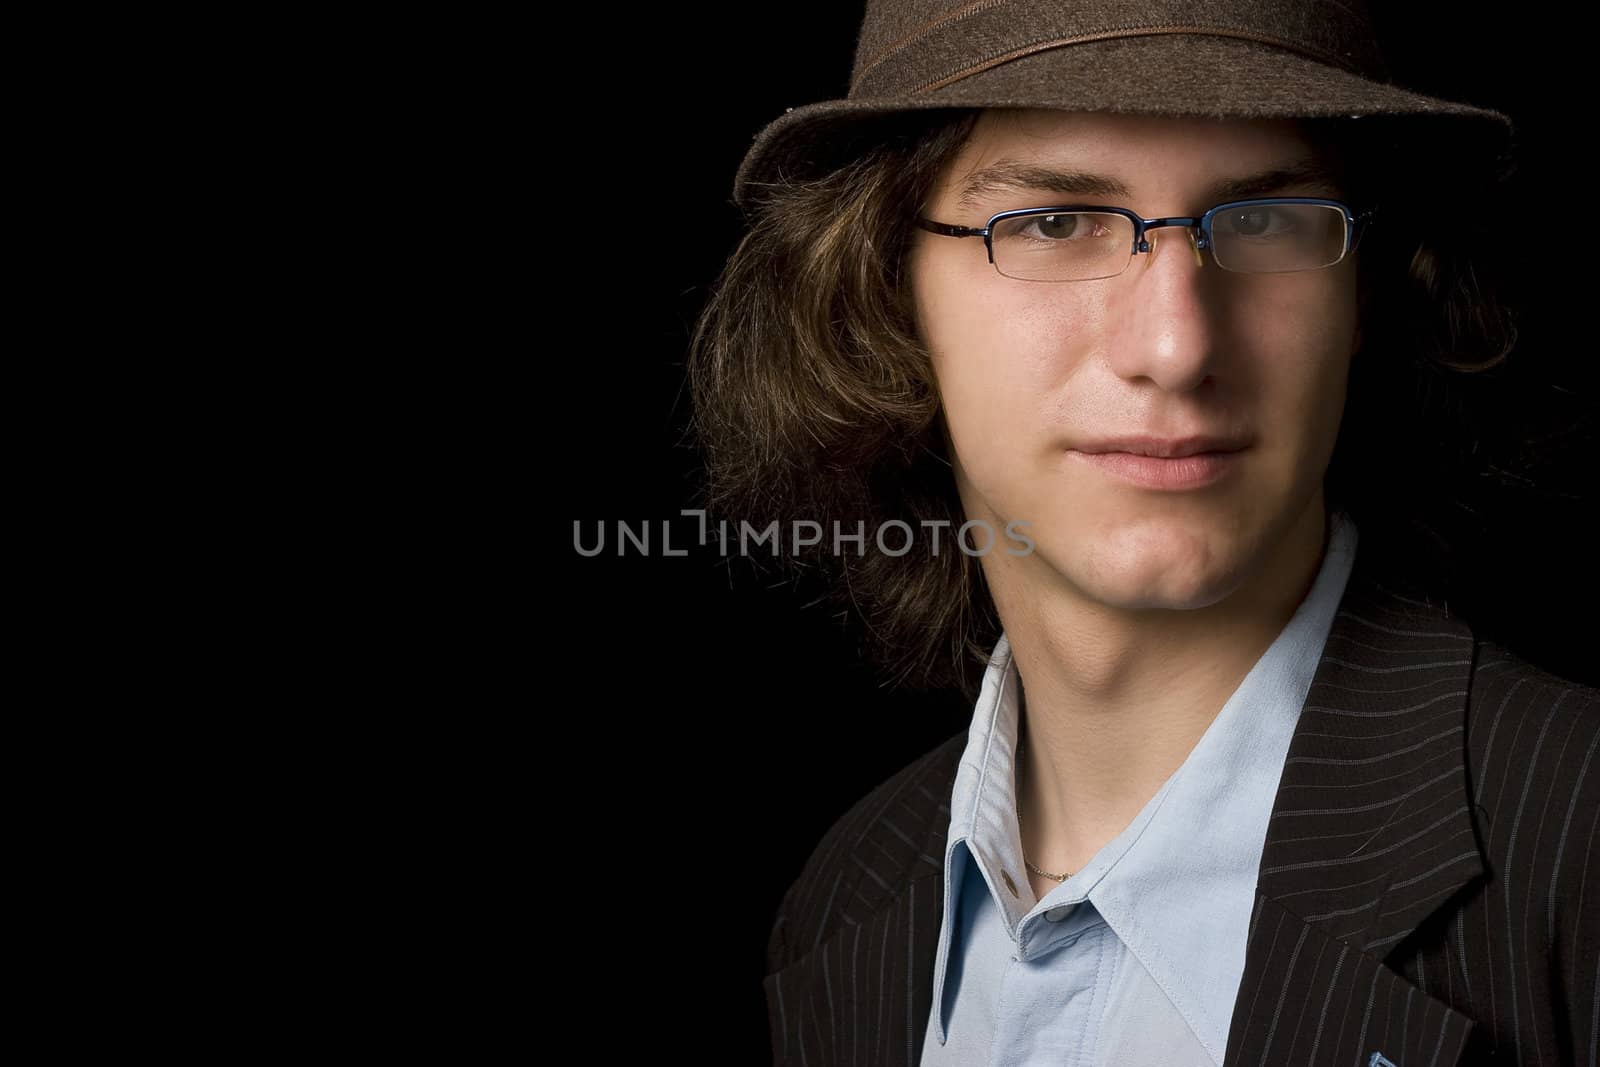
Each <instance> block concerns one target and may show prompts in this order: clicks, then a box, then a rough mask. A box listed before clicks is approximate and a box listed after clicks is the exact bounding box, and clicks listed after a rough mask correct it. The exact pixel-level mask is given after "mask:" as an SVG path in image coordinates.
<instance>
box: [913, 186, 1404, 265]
mask: <svg viewBox="0 0 1600 1067" xmlns="http://www.w3.org/2000/svg"><path fill="white" fill-rule="evenodd" d="M1253 204H1321V205H1323V206H1326V207H1336V208H1338V209H1339V210H1340V211H1341V212H1343V213H1344V249H1343V250H1342V251H1341V252H1340V253H1339V258H1338V259H1336V260H1334V261H1333V262H1332V263H1324V264H1323V265H1322V266H1320V267H1306V268H1303V269H1304V270H1326V269H1327V268H1329V267H1337V266H1338V265H1339V264H1340V263H1343V262H1344V261H1345V258H1346V257H1348V256H1349V255H1350V253H1351V252H1354V251H1355V250H1356V246H1357V245H1359V244H1360V243H1361V237H1362V235H1363V234H1365V233H1366V231H1367V226H1368V225H1369V224H1370V223H1371V222H1372V219H1373V217H1374V216H1375V215H1377V213H1378V207H1377V205H1373V206H1372V207H1370V208H1368V209H1367V210H1365V211H1363V212H1361V213H1359V214H1357V213H1356V210H1355V209H1354V208H1352V207H1351V206H1350V205H1349V204H1347V203H1345V202H1344V201H1343V200H1333V199H1329V198H1325V197H1315V196H1267V197H1252V198H1249V199H1245V200H1230V201H1228V202H1227V203H1224V204H1218V205H1216V206H1215V207H1213V208H1211V209H1210V210H1209V211H1207V212H1206V213H1205V214H1204V215H1173V216H1170V217H1167V218H1154V219H1147V218H1144V217H1142V216H1141V215H1139V213H1138V212H1135V211H1130V210H1128V209H1127V208H1125V207H1105V206H1100V205H1088V204H1084V205H1063V206H1061V207H1025V208H1016V209H1013V210H1011V211H1002V212H1000V213H999V214H996V215H992V216H990V218H989V221H988V222H987V223H986V224H984V226H983V227H982V228H974V227H971V226H956V225H952V224H951V223H948V222H937V221H935V220H934V219H930V218H925V217H924V216H921V215H918V216H916V223H917V225H918V226H920V227H921V228H922V229H924V230H927V231H929V232H931V233H936V234H939V235H940V236H942V237H982V238H983V245H984V248H985V249H987V251H988V253H989V263H990V265H991V266H994V228H995V226H996V224H998V223H999V222H1000V221H1001V220H1002V219H1009V218H1016V217H1018V216H1020V215H1049V214H1053V213H1066V212H1069V211H1094V212H1104V213H1108V214H1112V215H1121V216H1123V217H1124V218H1126V219H1129V220H1130V221H1132V222H1133V251H1132V252H1131V253H1129V255H1128V262H1127V264H1126V265H1124V266H1123V268H1122V270H1119V271H1117V273H1116V274H1105V275H1101V276H1100V277H1099V278H1060V279H1055V278H1017V277H1015V276H1013V275H1010V274H1005V273H1001V274H1000V276H1001V277H1002V278H1011V279H1012V280H1013V281H1019V282H1047V283H1048V282H1055V283H1057V284H1059V283H1061V282H1074V281H1082V282H1094V281H1104V280H1105V279H1106V278H1115V277H1118V276H1120V275H1122V274H1124V273H1126V272H1127V270H1128V267H1129V266H1132V265H1133V260H1134V257H1135V256H1137V255H1139V253H1141V252H1144V253H1148V252H1149V251H1150V244H1149V242H1148V241H1146V240H1145V234H1146V233H1147V232H1148V231H1150V230H1156V229H1160V228H1162V227H1164V226H1182V227H1185V228H1186V229H1188V230H1189V231H1190V233H1191V234H1193V233H1194V231H1196V230H1198V231H1199V232H1200V236H1199V239H1198V240H1197V241H1196V242H1195V251H1197V252H1205V251H1210V253H1211V262H1213V263H1215V264H1216V265H1217V268H1218V269H1219V270H1226V271H1228V273H1230V274H1297V273H1299V271H1234V270H1229V269H1228V268H1227V267H1224V266H1223V265H1222V262H1221V261H1220V260H1218V259H1217V250H1216V245H1215V244H1214V242H1213V240H1212V236H1211V220H1212V219H1214V218H1215V217H1216V215H1217V213H1218V212H1221V211H1225V210H1228V209H1230V208H1236V207H1240V206H1242V205H1253ZM994 269H995V270H996V271H997V272H999V271H1000V268H999V267H998V266H995V267H994Z"/></svg>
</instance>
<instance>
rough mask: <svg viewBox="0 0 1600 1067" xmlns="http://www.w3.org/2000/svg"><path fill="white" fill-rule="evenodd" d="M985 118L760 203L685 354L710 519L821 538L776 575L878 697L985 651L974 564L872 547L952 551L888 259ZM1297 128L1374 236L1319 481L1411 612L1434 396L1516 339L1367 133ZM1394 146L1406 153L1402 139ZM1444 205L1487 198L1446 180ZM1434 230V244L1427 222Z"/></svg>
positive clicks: (969, 666)
mask: <svg viewBox="0 0 1600 1067" xmlns="http://www.w3.org/2000/svg"><path fill="white" fill-rule="evenodd" d="M979 114H981V112H979V111H976V110H950V111H935V112H922V113H912V114H908V115H905V116H902V117H900V118H899V119H898V120H897V121H896V122H895V124H894V125H892V126H886V127H882V128H881V129H880V132H879V134H878V135H877V136H876V138H875V139H874V141H873V142H872V143H871V144H870V145H869V146H868V147H865V148H863V149H862V150H860V151H858V152H855V153H854V154H853V155H852V156H851V157H850V158H849V159H847V160H846V161H844V162H843V163H840V164H838V165H836V166H830V167H828V168H826V169H825V172H824V173H821V174H814V175H812V174H808V175H805V176H801V177H793V178H790V179H788V180H784V181H779V182H775V183H770V184H767V185H763V186H762V187H760V188H759V190H757V191H756V193H755V197H754V201H753V204H752V205H751V207H750V209H749V212H748V223H749V225H748V229H747V231H746V233H745V234H744V236H743V238H742V240H741V241H740V242H739V243H738V245H737V247H736V248H735V250H734V251H733V253H732V255H731V256H730V257H729V259H728V262H727V264H726V266H725V268H724V269H723V271H722V273H721V275H720V276H719V278H718V279H717V281H716V283H715V284H714V286H713V287H712V291H711V295H710V297H709V299H708V301H707V303H706V304H705V307H704V309H703V311H702V313H701V315H700V318H699V320H698V322H697V323H696V325H695V328H694V331H693V335H692V337H691V342H690V348H689V355H688V374H689V384H690V389H691V394H692V398H693V403H694V416H693V422H692V424H691V428H692V430H693V432H694V433H695V435H696V436H697V438H698V440H699V443H700V446H701V447H702V449H703V451H704V458H705V464H706V485H705V489H704V494H703V495H704V505H705V507H706V509H707V511H708V512H709V513H710V514H711V516H712V517H713V518H721V519H725V520H727V521H728V522H730V523H733V524H735V525H737V524H738V523H741V522H745V523H748V524H749V525H750V526H751V527H752V528H756V529H760V528H765V527H767V526H768V525H769V524H770V523H772V522H774V521H776V522H777V523H778V524H779V525H778V530H779V533H780V536H781V537H785V538H787V537H788V535H789V532H790V531H791V529H792V526H791V524H792V523H793V522H796V521H799V520H809V521H811V522H815V523H817V524H819V526H820V528H821V530H822V531H823V540H822V543H821V544H818V545H816V546H815V547H814V548H812V549H810V550H809V551H806V552H801V553H796V552H793V551H789V546H788V543H787V542H786V543H785V551H783V552H780V553H779V555H778V557H777V558H778V559H779V560H780V561H781V565H782V566H784V567H786V568H787V569H789V570H790V572H791V573H792V574H793V575H794V576H796V577H808V578H810V579H812V580H814V581H816V582H817V583H818V584H819V587H820V588H821V589H823V590H824V592H825V594H826V595H828V596H829V597H830V598H831V599H833V600H834V601H835V602H837V603H839V604H842V605H846V606H848V608H849V609H850V611H851V613H852V614H853V615H854V616H855V618H856V619H857V620H858V621H859V622H860V623H861V624H862V625H863V627H864V633H863V635H862V636H863V637H864V638H865V642H864V643H865V651H866V653H867V654H868V655H870V656H871V657H873V658H874V659H875V660H877V661H878V662H879V663H880V664H881V665H882V666H883V667H884V669H885V670H886V672H887V674H888V677H889V680H890V681H891V682H892V683H896V684H908V685H913V686H925V687H946V686H956V687H959V688H960V689H961V690H962V691H963V692H964V693H965V694H966V695H967V696H968V697H969V698H970V697H971V696H973V695H975V693H976V688H977V683H978V681H979V679H980V678H981V673H982V668H983V665H984V663H985V662H986V661H987V658H988V656H989V653H990V651H991V649H992V647H993V645H994V642H995V640H996V639H997V638H998V636H999V633H1000V621H999V619H998V617H997V615H996V613H995V609H994V605H993V601H992V599H991V597H990V596H989V594H988V591H987V588H986V586H985V583H984V576H983V569H982V566H981V562H980V561H979V560H978V559H976V558H974V557H972V556H970V555H968V554H967V553H965V552H961V551H943V552H939V553H937V554H933V553H929V552H926V551H922V550H920V549H921V541H920V539H919V541H918V546H919V550H917V551H912V552H907V553H905V554H903V555H892V554H889V553H885V552H879V551H873V550H871V547H870V546H871V541H872V537H873V532H874V531H875V530H876V529H877V528H878V527H879V526H881V525H882V524H883V523H885V522H888V521H890V520H900V521H902V522H905V523H907V524H909V525H910V526H911V527H912V528H913V529H917V530H920V529H924V526H923V524H924V523H938V522H944V523H948V524H949V526H948V527H946V529H947V530H949V531H953V530H955V529H956V528H958V527H960V525H961V524H962V523H963V522H964V521H965V516H964V514H963V512H962V508H961V502H960V499H959V497H958V496H957V494H956V490H955V483H954V478H953V476H952V470H951V464H950V458H949V456H948V455H947V454H946V447H945V444H944V438H943V434H942V432H941V430H942V422H941V419H940V407H939V402H938V395H937V390H936V388H935V385H934V378H933V371H932V363H931V360H930V358H929V355H928V353H927V352H926V350H925V348H924V347H923V345H922V344H921V342H920V340H919V339H918V335H917V330H916V326H915V319H914V315H913V310H912V309H913V305H912V302H911V299H910V293H909V284H908V278H907V276H906V272H905V269H904V262H905V256H906V252H907V249H908V247H909V242H910V235H911V218H912V211H911V209H913V208H916V207H920V206H921V205H922V204H923V203H924V202H925V201H926V200H927V199H928V197H929V196H930V195H931V193H932V191H933V189H934V186H935V183H936V182H937V180H938V178H939V176H940V174H941V173H942V171H943V168H944V167H945V166H946V164H947V163H948V162H949V161H950V160H951V159H952V158H953V157H954V156H955V154H956V153H957V152H958V151H959V150H960V149H961V147H962V146H963V144H965V142H966V140H967V138H968V137H969V136H970V134H971V132H972V129H973V126H974V124H975V122H976V121H977V118H978V116H979ZM1306 126H1307V127H1308V132H1310V133H1311V134H1312V136H1313V137H1314V138H1315V139H1316V140H1317V143H1319V144H1322V145H1324V146H1327V147H1329V149H1330V151H1331V152H1332V153H1333V155H1334V157H1335V158H1336V159H1338V160H1340V161H1342V163H1343V165H1344V167H1345V170H1346V175H1347V192H1348V195H1349V199H1351V201H1352V202H1357V203H1360V202H1364V201H1367V200H1379V201H1381V202H1382V208H1381V211H1382V216H1381V217H1382V219H1383V224H1382V225H1374V226H1373V227H1372V228H1371V229H1370V230H1369V231H1368V234H1367V236H1366V237H1365V239H1364V240H1363V243H1362V245H1361V247H1360V249H1359V267H1358V274H1359V277H1360V287H1361V293H1362V296H1361V307H1362V312H1361V315H1362V327H1363V331H1362V337H1363V345H1362V349H1361V351H1360V352H1359V353H1357V356H1356V358H1355V360H1354V362H1353V363H1352V368H1351V379H1350V391H1349V394H1348V397H1347V401H1346V409H1345V417H1344V419H1343V422H1342V423H1341V428H1340V435H1339V441H1338V444H1337V445H1336V448H1335V451H1334V455H1333V458H1332V461H1331V462H1330V465H1329V470H1328V473H1327V476H1326V479H1325V482H1324V485H1325V490H1326V493H1327V498H1328V503H1329V506H1330V507H1335V508H1343V509H1345V510H1347V511H1349V512H1350V513H1351V514H1352V516H1353V517H1354V518H1355V519H1356V521H1357V523H1358V525H1360V527H1361V530H1362V535H1363V536H1362V552H1363V553H1364V554H1367V555H1371V556H1377V557H1378V561H1377V565H1379V566H1381V567H1382V568H1383V569H1384V570H1385V571H1386V572H1388V573H1391V574H1393V575H1395V576H1397V577H1398V578H1399V579H1401V581H1402V584H1405V585H1407V586H1408V587H1409V588H1411V589H1413V590H1414V591H1416V592H1418V593H1419V594H1421V595H1427V588H1428V586H1429V582H1428V580H1427V578H1426V575H1424V574H1423V573H1422V571H1421V570H1420V569H1419V568H1420V567H1422V566H1424V565H1425V564H1426V563H1427V562H1428V561H1437V560H1438V559H1439V554H1438V551H1437V546H1436V545H1433V544H1425V545H1424V546H1423V547H1422V548H1421V549H1418V548H1417V547H1416V546H1417V545H1418V543H1419V540H1420V541H1421V542H1427V541H1428V540H1429V538H1428V537H1427V536H1426V532H1427V530H1428V529H1429V527H1428V517H1427V508H1426V507H1425V506H1423V505H1422V504H1421V503H1420V502H1419V499H1418V493H1417V492H1416V479H1418V478H1419V477H1427V476H1428V471H1429V468H1430V467H1432V469H1433V470H1434V471H1436V470H1437V465H1438V464H1440V463H1449V462H1452V461H1456V462H1459V460H1460V457H1461V456H1462V455H1463V454H1466V453H1469V452H1470V450H1471V443H1470V441H1469V440H1465V439H1464V438H1463V436H1462V433H1461V432H1460V427H1459V426H1457V427H1453V428H1452V427H1450V426H1449V425H1446V426H1445V427H1444V428H1443V429H1441V427H1440V425H1439V424H1438V423H1439V420H1438V419H1437V418H1433V417H1431V416H1430V412H1431V413H1432V416H1442V418H1443V421H1444V422H1445V423H1446V424H1448V423H1449V419H1450V416H1451V409H1450V405H1449V403H1448V401H1445V402H1444V403H1443V405H1442V406H1441V404H1440V400H1439V398H1440V396H1441V394H1442V390H1441V388H1440V387H1441V385H1442V384H1443V383H1445V382H1446V381H1448V380H1449V376H1459V375H1463V374H1474V373H1479V372H1482V371H1485V370H1487V369H1489V368H1491V367H1494V366H1496V365H1498V364H1499V363H1500V362H1501V361H1503V360H1504V358H1505V356H1506V353H1507V352H1508V351H1509V350H1510V348H1511V346H1512V342H1513V340H1514V336H1515V331H1514V328H1513V324H1512V316H1511V313H1510V311H1509V310H1508V308H1507V306H1506V304H1505V303H1504V302H1503V301H1502V300H1501V299H1500V298H1499V296H1498V295H1497V294H1498V293H1499V292H1500V288H1499V286H1498V285H1497V284H1495V282H1494V280H1493V279H1491V278H1490V277H1489V276H1488V272H1489V271H1490V270H1491V266H1492V263H1493V261H1494V260H1495V256H1494V250H1493V249H1492V248H1491V247H1490V246H1489V245H1488V244H1487V243H1486V241H1487V238H1488V237H1490V236H1492V234H1485V233H1483V232H1478V231H1477V230H1473V229H1470V228H1468V227H1464V226H1462V225H1461V223H1460V220H1461V217H1462V216H1460V215H1458V214H1455V213H1453V212H1452V211H1451V208H1450V206H1449V204H1448V203H1446V202H1445V200H1444V198H1443V197H1442V195H1441V190H1440V189H1439V188H1438V187H1429V186H1427V185H1426V184H1425V183H1423V182H1422V181H1421V180H1420V179H1419V178H1418V177H1417V176H1418V174H1419V173H1420V172H1419V171H1418V169H1417V168H1415V167H1407V166H1404V165H1397V162H1398V161H1397V158H1396V155H1395V152H1396V151H1397V150H1399V148H1400V142H1399V140H1398V139H1397V138H1396V137H1394V136H1383V135H1381V133H1378V131H1380V130H1381V129H1383V127H1381V126H1379V125H1377V124H1374V123H1368V124H1367V125H1366V126H1365V127H1363V128H1360V129H1357V128H1355V127H1354V125H1353V124H1345V123H1340V122H1336V121H1330V120H1317V121H1308V122H1307V123H1306ZM1405 146H1406V148H1408V149H1409V150H1411V151H1416V150H1417V145H1416V142H1415V140H1409V141H1407V142H1405ZM1419 155H1420V153H1419ZM1504 177H1505V175H1504V173H1503V172H1502V173H1496V174H1492V175H1490V176H1489V177H1488V179H1487V180H1489V181H1490V182H1494V181H1501V180H1503V179H1504ZM1458 178H1459V176H1458ZM1449 189H1450V190H1454V192H1455V194H1456V195H1459V196H1463V197H1466V196H1481V195H1483V190H1482V189H1481V188H1478V187H1475V186H1472V185H1470V183H1464V182H1462V181H1460V180H1456V181H1455V182H1453V183H1452V184H1451V185H1450V187H1449ZM1440 219H1449V220H1452V221H1451V225H1448V226H1443V227H1439V226H1430V225H1429V223H1430V221H1436V220H1440ZM1451 442H1454V444H1455V446H1456V452H1455V454H1454V455H1453V456H1452V455H1450V454H1448V453H1449V448H1450V443H1451ZM1429 443H1437V444H1438V445H1439V447H1440V448H1443V449H1444V450H1445V452H1444V453H1440V452H1439V451H1437V450H1434V449H1429V448H1428V447H1427V446H1428V445H1429ZM1397 456H1399V457H1400V461H1398V462H1397ZM835 529H840V530H844V531H846V532H854V531H857V530H864V531H865V532H866V537H867V544H868V548H867V550H866V551H862V552H857V551H855V549H854V542H846V544H848V545H850V546H851V548H850V550H848V551H839V552H835V551H833V545H832V541H831V537H832V533H833V531H834V530H835ZM1407 545H1410V546H1412V548H1411V549H1409V550H1408V548H1407V547H1406V546H1407Z"/></svg>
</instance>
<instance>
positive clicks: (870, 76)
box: [849, 0, 1390, 100]
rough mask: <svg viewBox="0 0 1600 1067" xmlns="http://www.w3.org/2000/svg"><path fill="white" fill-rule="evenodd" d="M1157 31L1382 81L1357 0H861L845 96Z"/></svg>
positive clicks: (947, 79)
mask: <svg viewBox="0 0 1600 1067" xmlns="http://www.w3.org/2000/svg"><path fill="white" fill-rule="evenodd" d="M1158 34H1198V35H1202V36H1212V37H1232V38H1237V39H1241V40H1247V41H1253V42H1256V43H1258V44H1265V45H1268V46H1273V47H1278V48H1284V49H1287V50H1289V51H1291V52H1296V53H1299V54H1300V55H1304V56H1308V57H1310V58H1313V59H1316V60H1318V61H1319V62H1322V63H1327V64H1329V65H1331V66H1335V67H1340V68H1343V69H1344V70H1347V71H1350V72H1352V73H1355V74H1359V75H1362V76H1364V77H1368V78H1373V79H1375V80H1378V81H1389V80H1390V78H1389V72H1388V66H1387V64H1386V63H1385V62H1384V58H1383V55H1382V52H1381V50H1380V49H1379V47H1378V42H1377V35H1376V33H1375V31H1374V28H1373V25H1372V20H1371V14H1370V11H1369V10H1368V8H1367V4H1366V2H1365V0H1096V2H1065V3H1063V2H1061V0H868V4H867V10H866V14H865V16H864V18H863V19H862V23H861V32H860V35H859V37H858V38H857V42H856V54H855V64H854V67H853V69H852V72H851V76H850V93H849V98H850V99H855V100H864V99H874V98H880V97H903V96H906V95H908V94H912V95H914V94H918V93H923V92H931V91H933V90H935V89H940V88H943V87H944V86H946V85H950V84H952V83H953V82H957V81H960V80H962V79H964V78H967V77H970V76H972V75H973V74H977V73H979V72H981V71H984V70H987V69H989V68H991V67H995V66H998V65H1000V64H1003V63H1007V62H1011V61H1013V60H1016V59H1019V58H1022V57H1024V56H1027V55H1031V54H1033V53H1035V52H1040V51H1045V50H1049V49H1054V48H1064V47H1069V46H1071V45H1075V44H1086V43H1089V42H1093V41H1107V40H1114V39H1117V38H1133V37H1149V36H1153V35H1158ZM1111 73H1113V72H1108V74H1111ZM1129 74H1130V76H1136V77H1148V76H1149V72H1142V71H1130V72H1129Z"/></svg>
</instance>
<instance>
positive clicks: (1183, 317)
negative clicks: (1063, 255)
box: [1111, 227, 1224, 392]
mask: <svg viewBox="0 0 1600 1067" xmlns="http://www.w3.org/2000/svg"><path fill="white" fill-rule="evenodd" d="M1177 229H1178V228H1177V227H1163V228H1161V229H1157V230H1151V231H1149V232H1148V233H1147V234H1146V235H1145V240H1146V241H1148V242H1149V246H1150V251H1149V252H1142V253H1140V254H1139V255H1137V256H1135V257H1134V266H1133V268H1131V269H1130V273H1131V274H1132V277H1131V278H1130V279H1128V280H1129V281H1130V282H1131V284H1129V285H1127V286H1124V287H1121V294H1120V295H1121V296H1122V297H1123V304H1122V307H1121V309H1120V314H1119V315H1118V316H1117V321H1118V322H1119V323H1120V325H1121V330H1120V331H1119V333H1120V337H1119V340H1118V341H1117V343H1115V344H1114V345H1113V346H1112V351H1111V360H1112V363H1113V367H1114V369H1115V370H1116V371H1117V373H1118V374H1120V375H1121V376H1122V377H1124V378H1127V379H1130V380H1132V379H1135V378H1147V379H1149V380H1151V381H1153V382H1155V383H1156V384H1157V385H1159V386H1160V387H1161V388H1162V389H1165V390H1169V391H1172V392H1186V391H1189V390H1192V389H1194V388H1196V387H1197V386H1199V385H1200V383H1201V382H1203V381H1205V379H1206V378H1207V377H1209V376H1210V375H1211V373H1212V372H1213V371H1214V370H1215V369H1216V362H1217V359H1218V356H1219V352H1220V343H1219V342H1220V338H1221V335H1222V328H1221V326H1222V323H1221V316H1222V314H1223V310H1224V309H1223V306H1222V301H1221V300H1220V299H1219V297H1220V295H1221V294H1220V293H1219V292H1218V291H1217V275H1218V274H1219V273H1220V271H1218V270H1216V269H1212V268H1213V265H1212V264H1209V263H1207V262H1206V257H1205V255H1204V253H1202V252H1201V250H1200V242H1199V240H1198V238H1197V234H1196V233H1195V230H1194V229H1193V228H1192V227H1188V228H1185V229H1184V230H1183V233H1184V234H1185V237H1179V236H1178V234H1177V233H1176V232H1175V231H1176V230H1177ZM1163 235H1165V239H1163ZM1185 245H1187V246H1188V251H1189V253H1190V254H1189V255H1184V254H1183V253H1184V246H1185ZM1163 251H1165V252H1166V255H1162V252H1163ZM1141 261H1142V262H1141Z"/></svg>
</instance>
